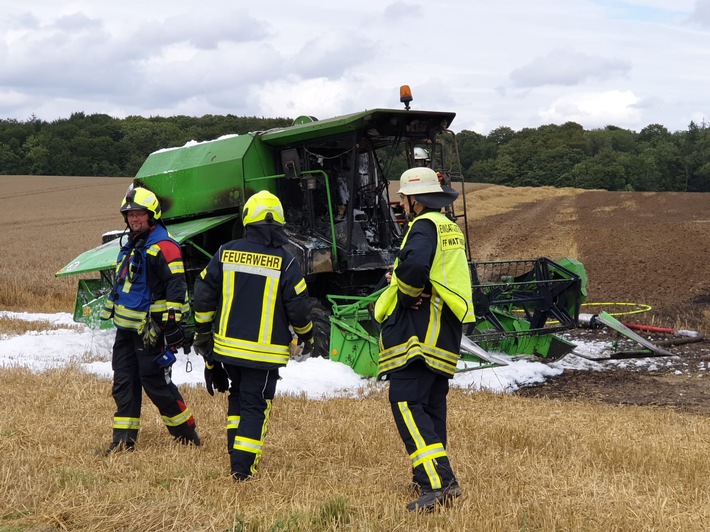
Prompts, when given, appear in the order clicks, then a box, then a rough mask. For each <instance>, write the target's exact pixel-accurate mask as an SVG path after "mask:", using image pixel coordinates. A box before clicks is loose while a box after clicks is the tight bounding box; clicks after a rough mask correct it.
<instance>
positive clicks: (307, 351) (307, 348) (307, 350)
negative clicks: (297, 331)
mask: <svg viewBox="0 0 710 532" xmlns="http://www.w3.org/2000/svg"><path fill="white" fill-rule="evenodd" d="M314 346H315V341H314V340H313V337H312V336H311V337H310V338H309V339H308V340H305V341H304V342H303V351H301V357H303V360H305V359H307V358H308V357H309V356H311V353H312V352H313V347H314Z"/></svg>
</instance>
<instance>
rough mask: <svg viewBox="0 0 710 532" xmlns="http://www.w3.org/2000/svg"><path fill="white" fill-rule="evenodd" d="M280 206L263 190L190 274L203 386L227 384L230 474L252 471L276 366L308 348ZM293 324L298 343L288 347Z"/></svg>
mask: <svg viewBox="0 0 710 532" xmlns="http://www.w3.org/2000/svg"><path fill="white" fill-rule="evenodd" d="M284 223H285V220H284V213H283V207H282V206H281V202H280V201H279V199H278V198H277V197H276V196H274V195H273V194H271V193H270V192H268V191H266V190H262V191H260V192H257V193H256V194H254V195H253V196H251V197H250V198H249V199H248V200H247V201H246V203H245V204H244V208H243V209H242V224H243V226H244V231H245V236H244V238H241V239H238V240H232V241H231V242H228V243H226V244H224V245H222V246H221V247H220V248H219V250H218V251H217V253H215V255H214V257H213V258H212V260H211V261H210V263H209V264H208V265H207V267H206V268H205V269H204V270H203V271H202V272H201V273H200V275H199V276H198V278H197V279H196V281H195V294H194V308H195V322H196V326H195V327H196V335H195V343H194V347H195V350H196V351H197V352H198V353H199V354H200V355H202V356H203V357H204V358H205V385H206V387H207V391H208V392H209V393H210V395H214V390H215V389H216V390H217V391H219V392H224V391H226V390H227V388H228V389H229V395H228V410H227V450H228V452H229V457H230V467H231V473H232V477H233V478H234V480H236V481H241V480H246V479H249V478H250V477H252V476H253V475H254V474H256V472H257V468H258V465H259V460H260V458H261V454H262V451H263V447H264V437H265V436H266V429H267V426H268V422H269V415H270V412H271V403H272V401H273V399H274V395H275V392H276V382H277V381H278V379H279V368H280V367H283V366H285V365H286V364H287V362H288V361H289V357H290V356H292V355H293V357H294V358H295V357H296V356H298V357H307V356H308V354H309V353H311V352H312V350H313V324H312V322H311V311H310V298H309V296H308V289H307V288H306V282H305V280H304V278H303V273H302V272H301V268H300V266H299V265H298V262H297V261H296V260H295V258H294V257H293V255H291V253H289V252H288V251H287V250H286V249H285V248H284V245H285V244H286V243H288V237H287V236H286V233H285V232H284V229H283V225H284ZM289 325H290V326H291V327H292V328H293V331H294V333H295V334H296V336H297V339H298V344H299V345H300V346H301V347H300V348H294V349H293V350H292V347H291V346H295V344H292V338H293V335H292V333H291V331H290V329H289Z"/></svg>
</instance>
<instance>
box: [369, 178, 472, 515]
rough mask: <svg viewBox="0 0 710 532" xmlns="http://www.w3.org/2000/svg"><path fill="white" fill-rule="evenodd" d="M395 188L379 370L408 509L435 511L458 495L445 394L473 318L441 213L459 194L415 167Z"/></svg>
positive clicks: (380, 310) (379, 306) (459, 236)
mask: <svg viewBox="0 0 710 532" xmlns="http://www.w3.org/2000/svg"><path fill="white" fill-rule="evenodd" d="M399 194H400V197H401V202H402V204H403V207H404V211H405V213H406V214H407V217H408V219H409V220H410V224H409V228H408V231H407V234H406V235H405V238H404V240H403V242H402V246H401V248H400V250H399V252H398V253H397V258H396V260H395V263H394V268H393V271H392V274H391V277H390V284H389V286H388V287H387V289H386V290H385V291H384V292H383V293H382V295H381V296H380V297H379V298H378V300H377V302H376V304H375V318H376V319H377V321H378V322H380V323H382V328H381V332H380V359H379V368H378V375H379V378H381V379H386V380H389V401H390V405H391V409H392V414H393V415H394V420H395V424H396V426H397V430H398V432H399V435H400V437H401V438H402V441H403V442H404V446H405V448H406V450H407V453H408V454H409V457H410V459H411V461H412V475H413V481H414V485H415V487H416V489H417V491H418V493H419V495H420V496H419V498H417V499H416V500H414V501H412V502H410V503H409V504H408V505H407V510H410V511H432V510H434V509H435V508H436V507H437V506H439V505H448V504H449V503H451V502H452V501H453V500H454V499H455V498H456V497H459V496H460V495H461V489H460V488H459V485H458V482H457V480H456V477H455V475H454V472H453V469H452V467H451V463H450V462H449V457H448V455H447V453H446V439H447V435H446V411H447V407H446V396H447V394H448V391H449V379H451V378H452V377H453V375H454V372H455V371H456V364H457V361H458V358H459V352H460V343H461V334H462V331H463V325H462V324H464V323H471V322H473V321H475V317H474V313H473V302H472V294H471V277H470V272H469V269H468V261H467V258H466V253H465V242H464V235H463V233H462V231H461V229H460V228H459V227H458V225H457V224H456V223H455V222H453V221H451V220H450V219H449V218H447V217H446V216H445V215H444V214H443V213H442V212H441V209H442V208H444V207H445V206H447V205H449V204H450V203H452V202H453V201H454V200H455V199H456V197H457V196H458V192H457V191H455V190H454V189H452V188H451V187H449V186H446V185H441V184H440V183H439V179H438V177H437V175H436V172H434V171H433V170H432V169H431V168H424V167H419V168H411V169H409V170H407V171H405V172H404V173H403V174H402V177H401V179H400V189H399Z"/></svg>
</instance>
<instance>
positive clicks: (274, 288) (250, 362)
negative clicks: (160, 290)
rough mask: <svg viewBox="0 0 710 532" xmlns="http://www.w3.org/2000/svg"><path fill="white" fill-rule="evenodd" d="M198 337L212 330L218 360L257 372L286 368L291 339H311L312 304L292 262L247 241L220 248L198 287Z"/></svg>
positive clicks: (280, 253) (195, 299)
mask: <svg viewBox="0 0 710 532" xmlns="http://www.w3.org/2000/svg"><path fill="white" fill-rule="evenodd" d="M193 306H194V311H195V324H196V329H197V331H198V332H205V331H209V330H212V332H213V335H214V358H215V360H217V361H219V362H224V363H227V364H235V365H238V366H246V367H252V368H257V369H271V368H278V367H280V366H285V365H286V363H287V362H288V360H289V344H290V343H291V339H292V334H291V331H290V330H289V324H290V325H291V326H292V327H293V330H294V332H295V333H296V334H297V335H298V337H299V338H300V339H301V340H309V339H310V338H311V336H312V334H313V324H312V322H311V316H310V306H311V302H310V298H309V296H308V289H307V287H306V281H305V279H304V278H303V273H302V272H301V268H300V266H299V265H298V262H297V261H296V259H295V258H294V256H293V255H292V254H291V253H289V252H288V251H287V250H286V249H284V248H283V247H281V246H277V247H271V246H267V245H263V244H261V243H257V242H252V241H249V240H247V239H246V238H243V239H239V240H232V241H231V242H228V243H226V244H224V245H223V246H221V247H220V248H219V250H218V251H217V253H215V255H214V256H213V257H212V260H211V261H210V263H209V264H208V265H207V267H206V268H205V269H204V270H203V271H202V272H201V273H200V275H199V276H198V278H197V279H196V281H195V293H194V297H193Z"/></svg>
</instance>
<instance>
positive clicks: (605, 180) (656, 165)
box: [457, 122, 710, 192]
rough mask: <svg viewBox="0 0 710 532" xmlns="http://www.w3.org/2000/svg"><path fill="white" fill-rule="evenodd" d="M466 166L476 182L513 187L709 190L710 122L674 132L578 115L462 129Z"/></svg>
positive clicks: (463, 165)
mask: <svg viewBox="0 0 710 532" xmlns="http://www.w3.org/2000/svg"><path fill="white" fill-rule="evenodd" d="M457 137H458V142H459V148H460V154H461V166H462V167H463V168H464V175H465V176H466V178H467V179H470V180H473V181H482V182H488V183H497V184H501V185H510V186H555V187H578V188H599V189H606V190H638V191H688V192H710V127H709V126H708V125H707V124H704V123H703V124H702V125H700V126H699V125H697V124H695V123H693V122H691V123H690V125H689V126H688V131H679V132H676V133H670V132H669V131H668V130H667V129H666V128H665V127H663V126H662V125H659V124H651V125H649V126H647V127H645V128H643V129H642V130H641V131H640V132H639V133H636V132H634V131H629V130H626V129H621V128H618V127H616V126H607V127H605V128H603V129H594V130H591V131H585V130H584V129H583V128H582V126H580V125H579V124H575V123H573V122H568V123H566V124H562V125H560V126H558V125H546V126H540V127H538V128H536V129H523V130H522V131H519V132H515V131H512V130H511V129H510V128H507V127H501V128H498V129H495V130H493V131H491V132H490V133H489V134H488V135H487V136H483V135H479V134H478V133H474V132H472V131H462V132H460V133H459V134H458V135H457Z"/></svg>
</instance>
